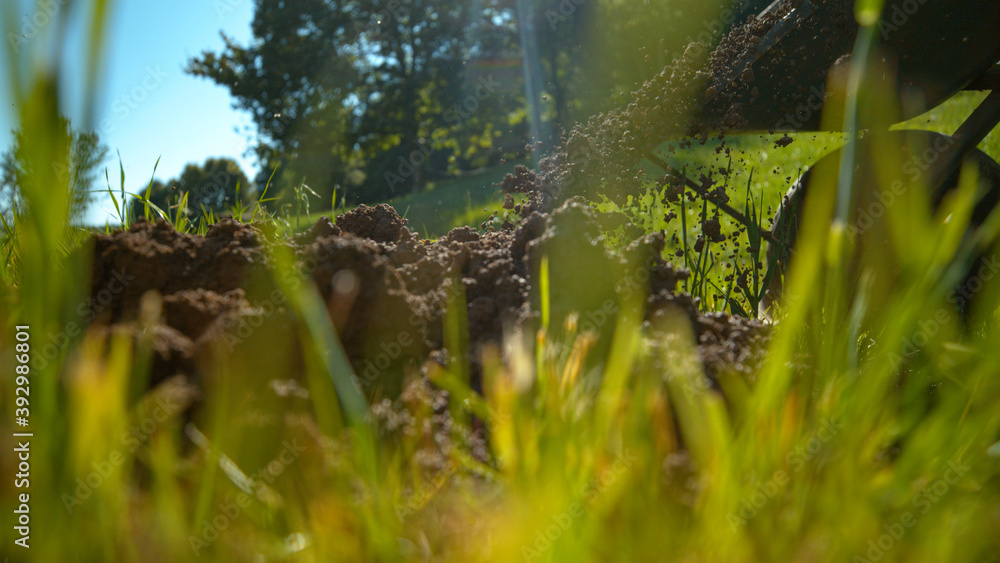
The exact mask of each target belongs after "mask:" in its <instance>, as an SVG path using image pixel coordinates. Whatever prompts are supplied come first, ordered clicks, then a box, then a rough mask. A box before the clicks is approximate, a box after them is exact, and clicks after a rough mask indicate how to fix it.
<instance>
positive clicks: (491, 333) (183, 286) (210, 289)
mask: <svg viewBox="0 0 1000 563" xmlns="http://www.w3.org/2000/svg"><path fill="white" fill-rule="evenodd" d="M522 174H523V172H522ZM535 193H536V194H537V193H538V192H535ZM520 212H521V214H522V215H523V217H522V218H521V219H520V221H519V223H518V224H517V225H514V224H512V223H505V225H504V227H503V228H501V229H499V230H490V231H486V232H480V231H477V230H475V229H472V228H468V227H463V228H458V229H454V230H452V231H451V232H450V233H448V234H447V235H446V236H444V237H442V238H441V239H439V240H436V241H430V240H422V239H421V238H420V237H418V236H417V235H416V234H415V233H413V232H412V231H410V230H409V229H408V228H407V227H406V221H405V220H404V219H401V218H400V217H399V216H398V215H397V214H396V212H395V211H394V210H393V209H392V208H391V207H389V206H388V205H384V204H383V205H379V206H377V207H367V206H360V207H359V208H357V209H356V210H354V211H351V212H350V213H346V214H344V215H341V216H340V217H338V218H337V220H336V222H333V221H330V220H329V219H327V218H323V219H321V220H319V221H318V222H317V223H316V224H315V225H313V226H312V228H311V229H310V230H309V231H307V232H305V233H302V234H300V235H297V236H295V237H292V238H289V239H279V238H277V237H275V235H274V234H273V233H268V232H266V231H265V230H264V229H263V228H262V226H260V225H252V224H241V223H238V222H236V221H234V220H232V219H226V220H223V221H222V222H220V223H219V224H217V225H215V226H214V227H213V228H212V229H211V230H210V231H209V232H208V233H207V234H206V235H205V236H196V235H189V234H183V233H178V232H177V231H175V230H174V229H173V228H172V227H171V226H170V225H169V224H167V223H165V222H162V221H158V222H156V223H148V222H141V223H138V224H136V225H134V226H133V227H132V228H130V229H129V230H127V231H120V232H115V233H112V234H109V235H97V236H95V237H94V238H95V244H94V261H93V287H92V293H93V296H94V298H95V299H96V298H97V296H98V295H103V296H105V298H106V296H107V295H108V294H109V293H110V294H111V298H110V303H109V304H108V306H107V307H106V308H105V309H104V310H103V311H102V313H101V314H100V315H97V316H96V317H95V319H94V322H95V324H96V325H98V326H105V327H110V328H112V329H114V330H116V331H119V330H123V329H131V330H133V331H134V332H135V334H136V335H137V337H139V335H140V334H143V338H147V339H149V340H150V341H151V343H152V346H151V348H152V350H153V352H154V358H153V368H152V383H153V384H156V383H158V382H161V381H164V380H166V379H167V378H170V377H171V376H174V375H176V374H182V375H185V376H187V377H188V378H189V379H191V380H192V381H194V382H196V383H198V382H204V379H205V378H208V377H210V375H209V374H211V373H212V367H213V366H216V365H217V363H216V362H217V361H218V359H219V357H220V356H225V357H240V356H241V355H243V356H247V357H252V358H258V357H259V359H255V360H252V362H253V365H252V368H254V369H257V370H260V371H261V372H264V373H282V374H285V372H286V371H287V370H288V369H292V370H294V369H301V366H302V362H303V361H304V360H303V358H301V353H300V352H299V350H301V347H300V346H298V343H299V341H298V339H299V338H300V336H299V335H297V334H296V329H295V327H296V326H297V323H295V322H294V319H292V317H291V313H290V312H289V308H288V307H287V304H286V303H285V299H284V295H283V294H282V293H281V292H280V291H279V290H278V289H277V287H278V286H277V285H276V283H275V280H274V279H273V278H272V276H273V275H274V274H272V273H271V268H270V258H269V256H270V253H269V251H268V248H267V247H268V245H286V246H287V247H289V248H291V249H292V250H293V251H294V252H295V256H296V257H297V259H298V261H299V266H300V267H301V268H302V270H303V271H304V272H305V273H306V275H307V276H308V277H309V278H310V279H311V280H312V282H313V283H315V286H316V288H317V289H318V292H319V294H320V296H321V298H322V299H323V302H324V303H325V304H326V308H327V313H328V314H329V316H330V318H331V320H332V321H333V324H334V326H335V327H336V330H337V333H338V335H339V336H340V340H341V342H342V344H343V347H344V350H345V352H346V353H347V356H348V358H349V359H350V361H351V363H352V365H353V366H354V369H355V371H356V373H357V375H358V376H359V378H360V379H361V380H362V383H363V384H364V387H365V389H366V390H367V391H368V393H369V395H370V396H371V397H373V398H376V397H379V396H381V397H390V398H396V397H398V396H400V394H401V393H402V392H403V385H404V375H407V374H409V375H418V374H419V373H420V372H421V371H422V370H423V369H425V368H426V365H427V362H428V361H431V362H437V363H447V362H449V361H452V360H449V358H450V357H454V355H455V354H456V353H457V352H458V351H451V352H452V354H451V355H449V351H448V350H446V349H445V338H444V329H443V327H444V324H445V316H446V311H447V310H448V307H449V305H452V306H454V305H457V304H461V305H464V312H465V315H466V317H467V324H468V348H469V350H470V351H472V353H471V354H468V355H467V356H465V357H467V358H469V360H468V361H469V363H470V366H469V367H470V373H471V374H472V381H473V386H474V387H479V368H478V365H477V358H478V354H477V353H476V351H477V350H478V349H480V348H481V347H483V346H485V345H494V346H499V345H500V344H501V341H502V340H503V338H504V336H505V334H508V333H511V332H512V331H516V330H525V331H527V330H531V331H533V330H535V329H536V328H537V326H538V323H539V298H538V292H537V289H536V288H537V287H538V279H539V278H538V276H539V268H540V264H541V260H542V256H548V258H549V272H550V287H551V318H552V324H551V326H552V327H553V328H552V330H555V331H558V330H561V329H562V327H563V326H566V325H567V323H568V322H569V321H570V320H571V319H572V320H573V321H574V322H575V323H576V324H578V326H579V327H580V328H581V329H583V330H592V331H594V332H597V333H601V332H603V333H610V332H611V329H612V328H613V327H614V326H615V322H616V319H617V317H618V315H620V314H622V313H621V310H620V309H621V305H620V304H621V303H626V302H628V301H629V298H631V297H633V296H634V297H635V299H633V301H634V302H635V303H636V304H639V303H641V304H642V307H643V309H644V313H643V314H644V317H645V322H646V323H647V327H648V328H649V329H650V330H652V331H655V330H656V328H657V323H658V319H662V318H665V317H669V316H671V315H680V316H681V317H683V318H686V319H688V320H689V321H690V323H691V326H692V327H693V332H694V335H695V338H696V339H697V342H698V345H699V351H700V353H701V358H702V360H703V362H704V364H705V366H706V368H707V370H708V373H709V374H711V373H715V372H717V371H718V370H722V369H726V370H736V371H741V372H749V371H751V370H752V369H753V368H754V366H755V364H756V362H757V361H758V360H759V358H760V353H761V348H762V346H761V344H762V340H763V339H764V338H766V331H765V330H764V328H763V327H762V326H761V325H760V324H759V323H757V322H756V321H751V320H747V319H740V318H735V317H729V316H726V315H719V314H713V315H705V314H702V313H700V312H699V311H698V306H697V303H696V302H695V301H694V300H693V299H692V298H691V297H690V296H689V295H686V294H683V293H678V291H677V284H678V282H679V281H682V280H683V279H685V277H686V276H687V275H688V273H687V272H686V271H684V270H679V269H677V268H675V267H673V266H672V265H670V264H668V263H666V262H665V261H664V260H663V259H662V258H661V254H662V250H663V246H664V237H663V235H662V234H655V235H647V236H644V237H641V238H638V239H637V240H635V241H634V242H633V243H632V244H631V245H629V246H628V248H627V249H625V250H624V251H622V252H620V253H613V252H609V251H608V250H606V248H605V245H604V244H603V238H602V234H601V233H602V228H601V224H600V221H599V217H598V216H597V214H595V213H594V212H593V211H592V210H591V209H590V208H589V207H588V206H586V205H585V204H583V203H581V202H580V201H577V200H570V201H567V202H566V203H564V204H563V205H562V206H561V207H559V208H558V209H556V210H554V211H553V212H551V213H541V212H538V211H533V210H532V209H531V207H530V206H525V207H524V208H522V209H520ZM279 275H286V274H284V273H282V274H279ZM149 303H153V304H155V305H157V306H158V307H159V310H160V312H161V313H160V314H159V315H158V318H159V320H158V321H156V322H155V326H153V327H152V330H148V328H149V327H148V326H146V325H143V322H146V323H147V324H148V322H149V321H148V320H147V321H143V320H142V319H141V318H140V317H141V311H142V310H144V307H145V308H147V309H148V308H149V306H150V305H149ZM459 310H462V307H459ZM143 327H145V330H144V328H143ZM604 340H609V339H608V338H605V339H604ZM262 350H267V351H268V352H267V353H266V354H265V353H262V352H261V351H262ZM268 363H271V364H272V365H268ZM292 375H293V377H294V373H293V374H292ZM283 378H284V375H283Z"/></svg>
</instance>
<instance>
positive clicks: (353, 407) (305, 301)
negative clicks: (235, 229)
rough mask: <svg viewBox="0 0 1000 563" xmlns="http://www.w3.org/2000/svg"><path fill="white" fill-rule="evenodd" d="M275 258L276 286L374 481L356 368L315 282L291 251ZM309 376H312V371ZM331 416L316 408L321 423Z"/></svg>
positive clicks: (317, 392)
mask: <svg viewBox="0 0 1000 563" xmlns="http://www.w3.org/2000/svg"><path fill="white" fill-rule="evenodd" d="M272 257H273V259H274V266H275V272H274V276H273V277H274V279H275V282H276V283H277V284H278V286H279V288H280V289H281V290H282V292H284V294H285V295H286V298H287V299H288V302H289V303H290V304H291V305H292V307H293V308H294V309H293V310H294V311H295V312H296V313H297V315H298V316H299V318H300V319H301V321H302V322H303V323H304V324H305V328H306V331H307V333H308V335H309V338H310V340H311V341H312V343H313V344H314V346H315V348H314V351H315V353H316V355H317V356H318V358H319V361H320V362H321V364H322V366H321V367H322V369H323V370H324V372H325V374H326V376H327V378H328V383H330V384H332V385H333V388H334V390H335V392H336V400H337V401H338V402H339V406H340V410H341V411H342V412H343V414H344V416H345V417H346V419H347V420H346V422H347V424H348V425H349V426H350V427H351V428H352V429H353V430H354V431H355V433H356V437H357V439H358V443H357V446H358V450H359V451H358V453H359V455H361V457H362V459H363V460H364V463H365V468H364V469H365V471H366V472H367V474H368V476H369V477H370V478H371V479H374V478H375V477H376V470H375V444H374V435H373V432H372V428H371V425H370V417H369V412H368V403H367V401H366V399H365V397H364V393H363V392H362V390H361V385H360V383H359V382H358V378H357V376H356V375H355V374H354V368H353V367H352V366H351V363H350V361H349V360H348V359H347V354H346V353H345V352H344V348H343V346H342V345H341V343H340V338H339V337H338V336H337V334H336V331H335V330H334V328H333V325H332V321H331V320H330V316H329V314H328V313H327V310H326V306H325V305H324V303H323V301H322V299H321V298H320V296H319V293H318V292H317V291H316V288H315V287H314V286H313V285H312V283H311V281H310V280H308V279H303V278H302V277H301V274H300V273H298V267H297V265H296V264H295V259H294V256H293V255H292V253H291V251H290V250H289V249H288V248H286V247H284V246H280V245H276V246H274V247H272ZM287 272H295V274H294V275H288V274H287ZM308 373H311V370H309V372H308ZM310 383H311V384H312V383H318V382H310ZM321 392H322V387H321V386H319V385H316V386H315V388H314V390H313V398H314V401H315V399H316V397H318V396H321V395H322V393H321ZM327 412H328V411H325V410H324V405H321V404H317V405H316V415H317V417H318V418H319V419H320V421H321V422H322V421H323V419H324V418H326V417H327ZM338 426H339V425H338ZM334 428H335V426H334V424H333V423H332V422H331V421H328V422H327V423H326V425H325V426H324V430H325V431H327V432H331V431H333V430H334Z"/></svg>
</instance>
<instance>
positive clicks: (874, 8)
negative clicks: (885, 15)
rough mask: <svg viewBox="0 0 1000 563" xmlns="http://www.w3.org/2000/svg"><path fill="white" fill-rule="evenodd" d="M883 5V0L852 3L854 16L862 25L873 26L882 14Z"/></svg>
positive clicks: (860, 0)
mask: <svg viewBox="0 0 1000 563" xmlns="http://www.w3.org/2000/svg"><path fill="white" fill-rule="evenodd" d="M884 6H885V0H857V1H856V2H855V4H854V17H855V19H857V20H858V23H859V24H861V25H862V26H874V25H875V24H876V23H877V22H878V19H879V16H881V15H882V8H883V7H884ZM917 9H919V8H917Z"/></svg>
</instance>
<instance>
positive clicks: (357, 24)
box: [186, 0, 714, 202]
mask: <svg viewBox="0 0 1000 563" xmlns="http://www.w3.org/2000/svg"><path fill="white" fill-rule="evenodd" d="M709 4H713V2H707V3H706V8H705V10H704V11H703V12H700V11H697V10H696V12H698V13H692V14H688V15H687V16H685V17H684V18H680V17H679V16H678V15H677V14H678V12H677V9H676V5H675V4H674V3H673V2H670V1H669V0H668V1H665V2H661V3H648V2H630V1H625V2H622V1H620V0H587V1H583V0H477V2H472V3H469V2H464V1H460V0H298V1H296V2H291V1H289V0H255V3H254V19H253V22H252V31H253V38H252V40H251V41H250V42H249V43H248V44H246V45H242V44H239V43H238V42H236V41H234V40H233V39H232V38H230V37H228V36H226V35H225V34H223V36H222V37H223V40H224V44H225V46H224V48H223V49H222V50H221V51H219V52H211V51H206V52H203V53H202V54H201V55H199V56H197V57H194V58H192V59H191V60H190V61H189V64H188V67H187V69H186V71H187V72H188V73H190V74H192V75H194V76H200V77H204V78H207V79H209V80H212V81H213V82H215V83H217V84H219V85H221V86H223V87H225V88H227V89H228V90H229V92H230V93H231V94H232V96H233V99H234V105H235V106H236V107H238V108H241V109H244V110H246V111H248V112H249V113H250V115H251V116H252V118H253V121H254V123H255V125H256V128H257V133H258V141H257V146H256V152H257V157H258V160H259V162H260V165H261V171H260V174H259V176H258V183H262V181H263V180H264V179H266V178H268V177H269V176H270V175H271V173H272V170H273V169H274V168H275V167H278V171H277V174H276V175H275V179H276V182H275V185H273V186H272V189H274V192H272V193H275V194H276V195H279V196H280V195H281V193H282V192H285V193H286V194H287V193H288V192H290V191H291V190H289V189H288V188H290V187H294V186H296V185H299V184H300V183H302V182H307V183H308V184H309V185H310V186H311V187H312V188H313V189H314V190H316V191H317V192H318V193H319V195H320V198H321V199H323V200H325V201H329V199H330V196H331V194H332V192H333V191H334V190H339V192H338V193H341V194H346V199H348V200H350V201H353V202H359V201H372V200H377V199H384V198H388V197H392V196H395V195H399V194H400V193H403V192H405V191H409V190H413V189H417V188H419V187H420V186H421V185H422V184H424V183H425V182H426V181H427V180H429V179H434V178H438V177H442V176H446V175H451V174H455V173H457V172H460V171H463V170H469V169H474V168H478V167H482V166H489V165H492V164H495V163H496V162H498V161H499V160H500V159H502V158H511V157H520V156H523V154H524V148H525V145H526V144H527V143H528V142H530V141H533V140H539V141H546V142H547V141H551V140H553V136H556V137H557V136H558V135H559V134H560V133H561V132H565V131H567V130H568V129H570V128H571V127H572V126H573V124H574V123H577V122H580V121H583V120H585V119H587V118H588V117H589V116H590V115H592V114H594V113H596V112H597V111H603V110H606V109H609V108H610V107H613V105H618V104H622V103H628V102H629V99H628V93H629V92H631V91H632V90H633V89H634V88H635V87H636V86H637V85H638V84H639V83H641V82H642V81H644V80H646V79H648V78H650V77H651V76H653V75H654V74H655V73H656V72H659V70H660V69H662V68H663V66H664V65H665V64H666V63H667V62H669V59H670V57H671V54H670V53H671V51H674V50H677V48H678V47H679V46H681V45H683V44H685V43H686V42H687V41H689V40H692V39H694V38H692V37H685V36H681V35H680V33H679V30H680V29H682V28H681V27H677V26H674V27H671V25H673V24H671V22H672V21H674V20H677V21H678V22H681V23H683V25H684V26H686V27H684V29H690V28H691V27H690V25H689V24H690V23H691V21H692V18H698V17H701V15H702V13H704V14H710V13H711V12H712V9H713V8H714V7H713V6H709ZM668 15H670V16H672V17H667V16H668ZM694 21H697V20H694ZM677 25H681V24H680V23H678V24H677ZM675 27H676V29H674V28H675ZM529 125H530V127H529ZM533 136H534V138H533ZM287 197H288V196H287V195H286V196H285V198H286V199H287Z"/></svg>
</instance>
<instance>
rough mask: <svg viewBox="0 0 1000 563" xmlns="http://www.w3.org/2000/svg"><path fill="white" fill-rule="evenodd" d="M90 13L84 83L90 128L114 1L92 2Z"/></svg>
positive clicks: (87, 118) (85, 108) (86, 119)
mask: <svg viewBox="0 0 1000 563" xmlns="http://www.w3.org/2000/svg"><path fill="white" fill-rule="evenodd" d="M92 2H93V4H92V6H91V11H90V22H89V26H88V27H89V33H88V35H87V50H86V53H87V54H86V58H85V59H84V60H85V64H86V74H85V83H84V90H83V95H84V103H83V108H84V111H85V112H86V114H85V118H84V122H85V124H87V126H88V128H89V126H90V124H91V123H93V122H94V121H95V120H94V115H93V114H94V111H95V109H96V104H95V98H96V96H95V93H96V92H97V84H98V78H99V75H100V71H101V63H102V61H103V60H104V47H105V42H106V41H107V39H108V37H109V36H110V34H109V33H108V19H109V16H110V14H111V12H112V10H113V9H114V6H115V2H114V0H92Z"/></svg>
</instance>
